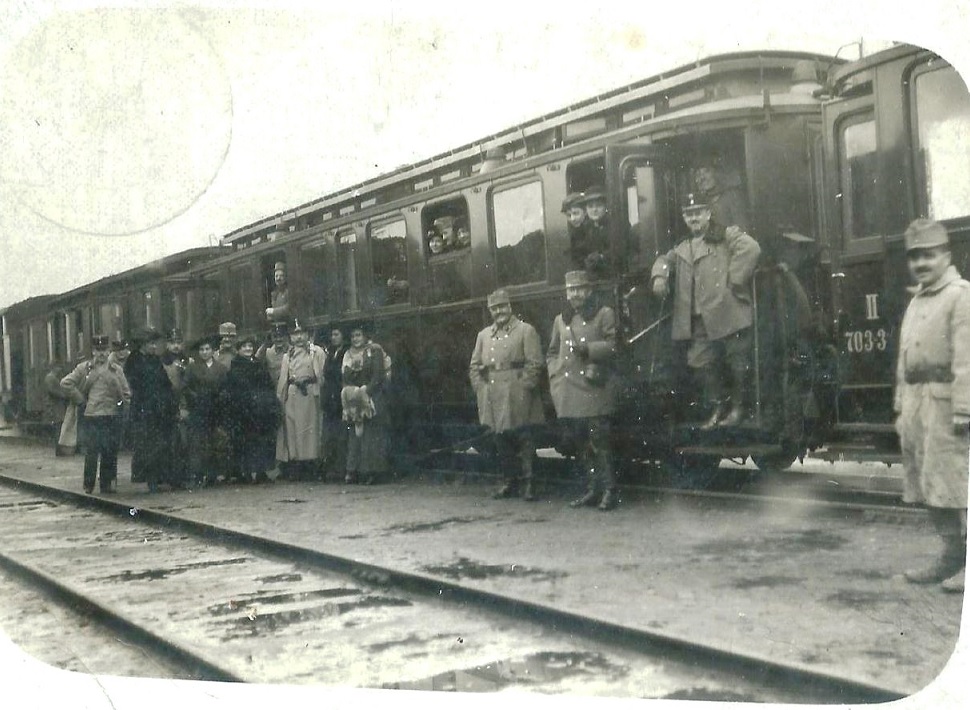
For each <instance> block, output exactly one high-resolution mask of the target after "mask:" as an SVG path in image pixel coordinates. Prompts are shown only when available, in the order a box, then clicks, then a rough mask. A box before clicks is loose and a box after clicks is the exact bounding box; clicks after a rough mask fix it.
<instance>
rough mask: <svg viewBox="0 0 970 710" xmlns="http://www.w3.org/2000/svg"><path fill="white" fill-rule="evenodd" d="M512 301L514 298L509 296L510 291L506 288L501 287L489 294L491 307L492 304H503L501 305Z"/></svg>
mask: <svg viewBox="0 0 970 710" xmlns="http://www.w3.org/2000/svg"><path fill="white" fill-rule="evenodd" d="M510 303H512V300H511V299H510V298H509V292H508V291H506V290H505V289H504V288H500V289H498V290H496V291H493V292H492V293H490V294H489V295H488V307H489V308H491V307H492V306H501V305H504V304H510Z"/></svg>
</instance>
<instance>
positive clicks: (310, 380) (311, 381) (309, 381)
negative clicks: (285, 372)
mask: <svg viewBox="0 0 970 710" xmlns="http://www.w3.org/2000/svg"><path fill="white" fill-rule="evenodd" d="M286 383H287V384H288V385H296V384H304V385H315V384H316V383H317V378H316V376H311V377H301V378H299V379H297V378H296V377H290V378H288V379H287V380H286Z"/></svg>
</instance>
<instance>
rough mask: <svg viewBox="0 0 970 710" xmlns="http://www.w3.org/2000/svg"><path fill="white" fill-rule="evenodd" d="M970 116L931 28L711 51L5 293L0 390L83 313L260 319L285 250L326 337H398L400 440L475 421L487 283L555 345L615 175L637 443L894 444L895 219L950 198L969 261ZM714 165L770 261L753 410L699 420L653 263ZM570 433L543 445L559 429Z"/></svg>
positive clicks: (75, 333)
mask: <svg viewBox="0 0 970 710" xmlns="http://www.w3.org/2000/svg"><path fill="white" fill-rule="evenodd" d="M968 123H970V95H968V93H967V88H966V85H965V84H964V82H963V80H962V79H961V78H960V77H959V76H958V75H957V73H956V71H955V70H954V69H953V67H951V66H950V65H949V64H947V63H946V62H945V61H943V60H942V59H941V58H940V57H938V56H936V55H934V54H933V53H931V52H929V51H926V50H922V49H919V48H916V47H910V46H906V45H899V46H896V47H893V48H892V49H889V50H886V51H884V52H881V53H878V54H875V55H872V56H871V57H867V58H864V59H860V60H859V61H856V62H850V63H847V62H843V61H841V60H838V59H835V58H831V57H826V56H821V55H816V54H808V53H801V52H786V51H767V52H758V53H738V54H730V55H723V56H716V57H712V58H709V59H705V60H702V61H698V62H697V63H695V64H692V65H689V66H685V67H681V68H678V69H675V70H672V71H670V72H666V73H664V74H661V75H658V76H655V77H651V78H649V79H646V80H643V81H640V82H637V83H635V84H632V85H630V86H626V87H623V88H621V89H618V90H615V91H612V92H609V93H607V94H603V95H600V96H596V97H594V98H592V99H589V100H587V101H584V102H581V103H578V104H575V105H572V106H569V107H566V108H564V109H562V110H561V111H558V112H556V113H554V114H550V115H547V116H542V117H540V118H537V119H535V120H533V121H529V122H527V123H524V124H521V125H518V126H514V127H513V128H510V129H508V130H506V131H502V132H500V133H497V134H494V135H491V136H487V137H485V138H483V139H482V140H480V141H477V142H475V143H471V144H468V145H464V146H461V147H459V148H456V149H454V150H452V151H449V152H448V153H445V154H441V155H437V156H435V157H433V158H430V159H428V160H425V161H422V162H420V163H416V164H414V165H410V166H406V167H403V168H401V169H398V170H396V171H394V172H392V173H390V174H386V175H382V176H379V177H377V178H374V179H372V180H368V181H365V182H362V183H359V184H357V185H352V186H350V187H347V188H346V189H343V190H340V191H337V192H335V193H332V194H330V195H326V196H324V197H321V198H320V199H317V200H314V201H311V202H309V203H306V204H303V205H300V206H297V207H295V208H292V209H287V210H286V211H284V212H280V213H277V214H275V215H272V216H270V217H267V218H265V219H262V220H259V221H257V222H255V223H253V224H250V225H247V226H245V227H243V228H240V229H238V230H235V231H234V232H232V233H230V234H228V235H226V236H225V237H224V238H223V240H222V242H223V247H222V248H221V249H209V250H201V249H200V250H192V251H190V252H185V253H183V254H181V255H175V256H173V257H168V258H167V259H165V260H162V261H161V262H158V263H156V264H153V265H147V266H145V267H140V268H139V269H134V270H132V271H130V272H125V273H124V274H119V275H117V276H113V277H109V278H108V279H102V280H101V281H99V282H97V283H96V284H93V285H92V286H88V287H84V288H81V289H76V290H75V291H72V292H70V293H68V294H64V295H62V296H51V297H44V298H43V299H39V300H38V299H31V300H29V301H27V302H24V303H23V304H17V305H16V306H12V307H11V308H10V309H7V311H6V312H5V320H4V362H3V367H4V373H3V374H4V378H3V387H4V390H3V394H4V397H5V400H8V401H11V402H14V401H17V402H19V401H21V400H22V401H23V404H21V405H20V406H18V407H15V408H16V409H17V410H18V411H20V410H23V411H30V410H31V409H32V407H33V406H34V405H32V404H31V402H32V401H33V400H34V399H36V396H34V395H30V392H31V391H39V390H36V383H35V384H34V385H32V386H30V385H28V386H27V387H26V389H25V386H24V385H23V384H18V381H27V382H30V381H31V378H34V379H36V377H37V370H36V368H37V366H38V365H39V364H40V363H41V361H43V360H45V357H43V355H44V353H45V350H44V347H43V346H44V344H45V343H46V356H47V357H46V359H53V358H66V359H70V358H72V357H74V356H75V355H76V353H78V352H80V351H81V350H83V349H84V347H85V341H84V338H85V337H86V336H85V334H90V332H91V329H92V328H94V329H98V330H105V331H108V332H109V334H111V335H113V336H115V337H120V335H121V334H122V333H130V332H131V329H132V328H135V327H138V326H142V325H152V326H156V327H157V326H160V325H165V326H171V325H176V326H179V327H181V328H182V329H183V330H185V331H186V335H187V337H194V336H195V335H198V334H201V333H203V332H211V331H213V330H214V328H215V326H216V324H217V323H218V322H220V321H225V320H232V321H234V322H235V323H237V325H238V326H239V329H240V331H241V332H259V331H261V330H265V329H267V327H268V324H267V322H266V319H265V316H264V309H265V307H266V306H267V305H269V301H270V292H271V289H272V288H273V271H274V265H275V264H276V263H278V262H284V263H285V264H286V265H287V271H288V275H289V291H290V303H291V304H292V307H293V311H294V312H295V314H296V316H297V317H298V318H299V320H300V321H301V324H303V325H304V326H307V327H310V328H313V329H315V330H316V331H317V332H318V333H320V334H323V333H326V332H328V331H329V329H331V328H335V327H340V328H345V329H346V328H347V327H348V326H350V325H351V324H352V323H355V322H358V321H362V320H367V321H370V322H371V323H372V324H373V326H374V336H375V339H376V340H377V341H378V342H380V343H381V344H382V345H383V346H384V347H385V349H386V350H387V351H388V352H389V354H390V355H391V357H392V358H393V367H392V374H391V380H390V390H391V391H390V397H389V400H390V401H391V402H392V405H391V406H392V409H393V412H392V413H391V419H392V422H393V429H394V431H395V433H396V435H397V437H398V441H397V442H396V445H395V448H396V449H398V450H405V449H406V450H410V451H412V452H422V451H426V450H429V449H433V448H436V447H440V446H444V445H451V444H454V443H456V442H462V441H467V440H469V438H472V439H474V437H475V436H476V435H477V434H479V433H480V428H479V427H478V425H477V420H476V408H475V406H474V394H473V392H472V391H471V387H470V385H469V382H468V377H467V367H468V360H469V354H470V350H471V348H472V346H473V343H474V339H475V334H476V333H477V331H478V330H479V329H480V328H482V327H483V326H484V325H485V324H487V323H488V322H489V321H490V319H489V316H488V311H487V308H486V307H485V297H486V295H487V294H488V293H490V292H491V291H492V290H494V289H496V288H498V287H504V288H506V289H507V290H508V291H509V292H510V294H511V296H512V300H513V305H514V307H515V309H516V311H517V312H518V313H519V314H520V315H521V316H522V318H523V319H524V320H526V321H528V322H530V323H532V324H533V325H534V326H535V327H536V328H537V329H538V330H539V333H540V335H541V337H542V338H543V339H544V340H545V341H546V342H548V339H549V334H550V333H549V330H550V327H551V324H552V322H553V318H554V316H555V314H556V313H557V312H559V311H560V310H561V308H562V306H563V304H564V298H563V295H564V293H563V292H564V289H563V280H564V275H565V273H566V272H567V271H569V270H571V269H573V268H575V267H576V264H574V263H573V262H572V261H571V253H570V239H569V232H568V228H567V221H566V218H565V215H564V214H563V213H562V210H561V205H562V203H563V200H564V199H565V198H566V196H567V195H569V194H570V193H575V192H582V191H588V190H590V189H600V190H602V191H603V193H604V194H605V197H606V202H607V206H608V214H609V249H608V254H607V260H606V261H607V263H606V265H605V270H604V275H603V277H602V278H601V279H600V280H598V281H597V282H596V289H597V293H598V296H599V297H600V298H602V299H604V300H605V301H607V302H609V303H610V304H612V305H613V307H614V308H615V309H616V311H617V313H618V314H619V316H620V323H621V355H620V358H619V359H620V365H619V367H620V369H621V371H622V374H623V375H624V382H625V388H624V393H623V398H622V404H621V413H620V415H619V416H618V417H617V424H618V426H617V427H616V428H615V432H616V444H617V447H618V450H619V451H620V452H621V455H622V457H623V458H625V459H654V460H660V461H664V462H666V463H667V464H668V465H670V466H673V467H674V469H675V470H676V471H677V472H678V473H681V474H686V475H687V477H688V479H689V480H696V479H697V478H703V477H705V476H708V477H709V475H710V474H711V472H712V471H713V470H715V469H716V467H717V464H718V463H719V461H720V460H721V459H722V458H723V457H730V458H737V459H741V458H745V457H747V456H751V457H753V458H754V460H755V461H756V462H757V463H758V464H759V465H761V466H766V467H767V466H779V465H780V466H784V465H787V464H788V463H790V462H791V461H793V460H794V459H795V458H796V457H798V456H801V455H803V454H804V453H805V452H806V451H808V450H819V449H821V451H819V453H818V455H826V456H831V457H838V458H842V457H848V458H878V459H880V460H887V461H891V460H895V457H896V450H897V446H898V445H897V442H896V438H895V434H894V432H893V431H892V409H891V393H892V386H893V363H894V360H895V347H896V338H897V330H898V326H899V323H900V321H901V319H902V313H903V310H904V308H905V305H906V299H907V295H906V291H905V286H904V285H905V283H907V279H908V274H907V273H906V267H905V258H904V254H903V248H902V233H903V231H904V230H905V228H906V225H907V224H908V223H909V222H910V221H911V220H912V219H913V218H915V217H917V216H920V215H926V216H930V217H933V218H935V219H938V220H940V221H942V222H943V223H944V224H945V225H946V226H947V228H948V230H949V231H950V234H951V237H952V240H953V247H954V262H955V264H956V265H957V267H958V268H959V269H960V270H961V272H963V273H964V274H968V273H970V263H968V262H970V248H968V234H970V180H968V178H970V174H968V173H970V139H968V138H967V136H968V135H970V130H968V129H970V125H968ZM710 162H713V163H714V164H715V172H716V174H717V176H718V178H719V180H720V181H721V185H722V186H726V187H729V188H730V189H731V190H732V191H733V192H734V194H735V197H736V200H737V206H738V207H739V208H740V210H741V212H742V213H743V214H744V215H746V218H745V219H744V222H745V223H746V224H745V225H744V226H745V228H746V229H747V231H748V232H749V233H750V234H751V235H752V236H753V237H754V238H755V239H757V240H758V242H759V244H760V245H761V247H762V261H761V265H760V266H759V269H758V270H757V272H756V275H755V283H754V286H753V297H754V300H755V308H756V315H755V328H754V343H755V345H754V364H755V378H754V383H753V385H754V395H755V396H754V403H753V405H754V406H753V413H752V414H753V416H752V417H751V418H750V420H749V421H747V422H746V423H745V424H744V425H743V426H741V427H734V428H731V429H722V430H714V431H709V432H703V431H701V430H699V429H698V427H696V426H695V425H693V424H692V422H696V421H698V420H699V419H700V418H701V417H700V415H699V413H698V412H697V409H698V405H697V401H698V399H699V398H698V397H697V392H696V391H695V385H694V383H693V382H691V379H690V377H689V376H688V373H687V371H686V367H685V365H684V362H685V356H684V352H683V350H682V349H681V348H680V346H677V345H675V344H673V343H672V341H671V338H670V319H669V311H670V305H669V304H667V303H664V302H662V301H658V300H657V299H655V298H653V297H652V296H651V295H650V289H649V283H648V273H649V267H650V265H651V264H652V262H653V261H654V259H655V258H656V256H657V255H658V254H660V253H663V252H665V251H667V250H668V249H669V248H671V247H672V246H673V245H674V244H676V243H677V242H678V241H679V240H681V239H683V238H684V237H686V236H687V232H688V230H687V227H686V225H685V224H684V223H683V221H682V219H681V216H680V206H681V204H682V203H683V200H684V198H685V196H686V194H687V193H689V192H693V191H696V190H697V189H698V182H697V175H696V174H695V168H697V167H698V166H700V165H701V164H705V163H710ZM715 217H717V212H716V211H715ZM732 219H734V218H732ZM30 343H34V345H33V346H31V345H30ZM31 348H33V349H31ZM25 361H26V363H27V364H26V365H25V364H24V362H25ZM41 377H42V375H41ZM37 381H38V382H39V380H37ZM546 399H547V407H548V409H549V414H550V421H552V418H553V413H552V408H551V403H550V402H549V401H548V397H547V398H546ZM553 432H554V429H553V428H552V427H550V428H549V429H548V431H547V434H548V437H547V438H546V439H545V440H544V441H542V443H543V444H551V443H559V444H561V443H562V442H556V440H555V439H554V437H553ZM565 448H568V446H566V447H565Z"/></svg>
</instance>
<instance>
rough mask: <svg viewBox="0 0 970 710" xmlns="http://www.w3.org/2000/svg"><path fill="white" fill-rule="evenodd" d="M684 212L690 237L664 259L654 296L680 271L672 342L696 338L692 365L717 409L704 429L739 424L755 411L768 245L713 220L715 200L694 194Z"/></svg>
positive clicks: (654, 277)
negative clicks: (758, 279) (751, 382)
mask: <svg viewBox="0 0 970 710" xmlns="http://www.w3.org/2000/svg"><path fill="white" fill-rule="evenodd" d="M683 217H684V222H686V223H687V227H688V228H689V229H690V232H691V234H690V236H689V237H688V238H687V239H685V240H683V241H682V242H680V243H679V244H677V245H676V246H675V247H674V248H673V249H671V250H670V251H668V252H667V253H666V254H661V255H660V256H659V257H657V260H656V262H654V265H653V270H652V271H651V283H652V289H653V293H654V295H655V296H656V297H657V298H666V297H667V294H668V293H669V291H670V286H669V282H670V277H671V274H673V276H674V278H675V279H676V282H675V285H674V294H673V298H674V304H673V308H674V321H673V339H674V340H688V341H690V345H689V346H688V349H687V364H688V365H689V366H690V368H691V370H693V372H694V373H695V376H697V378H698V379H699V380H700V381H701V383H702V384H703V386H704V389H705V392H706V398H707V401H708V404H709V407H710V411H711V414H710V418H709V419H708V420H707V421H706V422H705V423H704V424H703V425H702V426H701V429H713V428H714V427H718V426H723V427H729V426H737V425H738V424H740V423H741V422H742V421H744V420H745V419H746V418H747V414H748V413H747V401H746V400H747V387H748V379H749V370H750V361H751V355H750V351H751V324H752V322H753V319H754V307H753V305H752V302H753V299H752V295H751V284H752V280H753V278H754V270H755V267H757V265H758V257H759V255H760V254H761V247H760V246H758V242H756V241H755V240H754V239H753V238H752V237H750V236H749V235H748V234H746V233H745V232H743V231H741V230H740V229H739V228H738V227H735V226H731V227H726V228H725V227H724V226H723V225H720V224H717V223H716V222H714V221H713V220H712V219H711V208H710V205H708V204H707V203H706V202H704V201H703V200H702V199H700V198H699V197H695V195H693V194H689V195H687V200H686V201H685V203H684V206H683ZM725 366H726V367H725ZM725 369H727V370H729V371H730V374H731V379H730V382H729V383H728V382H725V381H724V375H723V373H724V370H725ZM726 391H730V393H731V395H730V399H728V398H727V397H726V396H725V392H726ZM729 404H730V406H728V405H729Z"/></svg>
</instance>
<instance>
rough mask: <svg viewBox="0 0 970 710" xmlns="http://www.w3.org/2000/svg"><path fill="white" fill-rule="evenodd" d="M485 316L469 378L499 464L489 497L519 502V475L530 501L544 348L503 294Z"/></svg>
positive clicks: (494, 297)
mask: <svg viewBox="0 0 970 710" xmlns="http://www.w3.org/2000/svg"><path fill="white" fill-rule="evenodd" d="M488 310H489V313H491V315H492V322H493V323H492V325H490V326H488V327H486V328H483V329H482V330H481V331H479V333H478V337H477V338H476V339H475V349H474V350H473V351H472V358H471V362H470V363H469V368H468V375H469V378H470V379H471V383H472V387H473V388H474V390H475V396H476V397H477V398H478V420H479V421H480V422H481V423H482V424H483V425H484V426H486V427H488V428H489V429H491V431H492V433H493V434H494V440H495V448H496V453H497V454H498V457H497V463H498V466H499V468H500V470H501V471H502V475H503V477H504V479H505V482H504V485H503V486H502V488H501V489H500V490H499V491H498V492H496V493H495V495H494V496H493V497H495V498H512V497H514V496H517V495H518V494H519V473H518V471H519V469H521V471H522V482H523V484H524V485H523V488H522V491H521V493H522V499H523V500H527V501H534V500H536V494H535V487H534V485H533V477H532V459H533V457H534V456H535V445H534V443H533V439H532V433H531V431H530V427H532V426H534V425H536V424H542V423H543V422H544V421H545V416H544V415H543V412H542V401H541V400H540V398H539V376H540V374H541V373H542V346H541V345H540V343H539V334H538V333H536V330H535V328H533V327H532V326H531V325H529V324H528V323H524V322H523V321H521V320H519V319H518V318H516V317H515V316H514V315H512V303H511V301H510V300H509V294H508V292H507V291H506V290H505V289H499V290H497V291H495V292H494V293H492V294H491V295H490V296H489V297H488ZM516 456H517V457H518V459H519V465H518V466H516V464H515V458H516Z"/></svg>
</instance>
